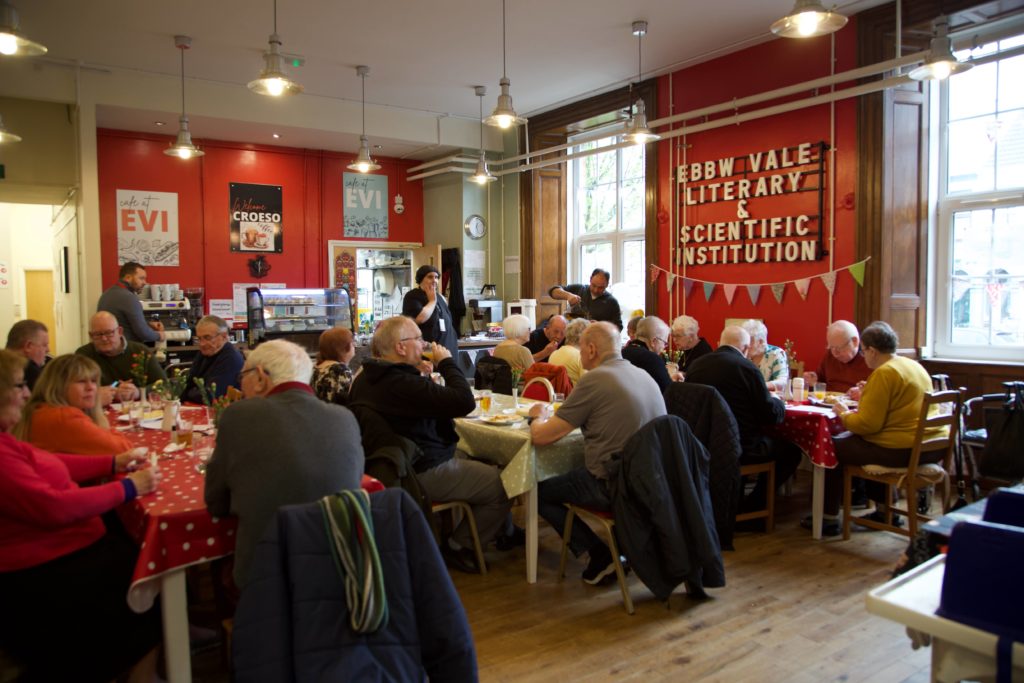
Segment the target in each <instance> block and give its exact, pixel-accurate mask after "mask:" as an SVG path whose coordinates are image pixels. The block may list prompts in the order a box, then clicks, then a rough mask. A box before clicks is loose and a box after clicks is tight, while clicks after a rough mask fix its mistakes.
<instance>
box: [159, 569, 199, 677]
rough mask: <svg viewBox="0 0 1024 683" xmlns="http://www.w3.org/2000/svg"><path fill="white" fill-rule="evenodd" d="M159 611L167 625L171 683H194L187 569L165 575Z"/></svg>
mask: <svg viewBox="0 0 1024 683" xmlns="http://www.w3.org/2000/svg"><path fill="white" fill-rule="evenodd" d="M160 609H161V611H162V617H163V624H164V658H165V659H166V661H167V681H168V683H192V657H191V653H190V652H189V642H188V598H187V597H186V596H185V568H184V567H182V568H180V569H175V570H173V571H170V572H167V573H166V574H164V576H163V578H162V579H161V580H160Z"/></svg>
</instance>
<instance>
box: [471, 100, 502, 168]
mask: <svg viewBox="0 0 1024 683" xmlns="http://www.w3.org/2000/svg"><path fill="white" fill-rule="evenodd" d="M473 90H474V92H476V96H477V99H478V100H479V101H480V160H479V161H477V162H476V173H474V174H473V175H471V176H469V179H470V180H472V181H473V182H474V183H477V184H479V185H486V184H487V183H493V182H494V181H495V180H497V179H498V178H497V177H496V176H494V175H491V172H490V171H489V170H488V169H487V155H486V154H485V153H484V95H486V94H487V88H486V87H484V86H482V85H477V86H474V87H473Z"/></svg>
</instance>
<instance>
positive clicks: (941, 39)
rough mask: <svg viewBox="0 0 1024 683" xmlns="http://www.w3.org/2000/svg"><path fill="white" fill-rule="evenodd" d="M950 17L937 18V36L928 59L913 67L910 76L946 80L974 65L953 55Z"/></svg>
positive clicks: (920, 78) (929, 51)
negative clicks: (959, 60)
mask: <svg viewBox="0 0 1024 683" xmlns="http://www.w3.org/2000/svg"><path fill="white" fill-rule="evenodd" d="M948 32H949V19H947V18H946V17H939V18H938V19H936V20H935V36H934V37H933V38H932V42H931V46H930V47H929V50H928V59H926V60H924V63H923V64H921V66H919V67H917V68H915V69H912V70H911V71H910V73H909V74H907V75H908V76H910V77H911V78H913V79H914V80H915V81H944V80H946V79H947V78H949V77H950V76H952V75H953V74H962V73H963V72H965V71H967V70H968V69H971V68H973V67H974V65H973V64H971V63H970V62H958V61H957V59H956V57H954V56H953V41H951V40H950V39H949V36H948V35H947V33H948Z"/></svg>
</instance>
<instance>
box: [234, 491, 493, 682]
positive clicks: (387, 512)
mask: <svg viewBox="0 0 1024 683" xmlns="http://www.w3.org/2000/svg"><path fill="white" fill-rule="evenodd" d="M370 505H371V508H372V515H373V525H374V536H375V538H376V542H377V550H378V553H379V554H380V561H381V567H382V569H383V572H384V582H385V588H386V591H387V600H388V610H389V615H388V621H387V624H386V625H385V626H384V627H383V628H381V629H380V630H379V631H377V632H376V633H373V634H368V635H357V634H354V633H353V632H352V631H351V629H350V628H349V622H348V618H349V615H348V608H347V606H346V603H345V594H344V586H343V583H342V580H341V577H340V576H339V575H338V570H337V569H336V568H335V565H334V562H333V560H332V558H331V554H330V550H329V549H328V546H327V534H326V532H325V529H324V518H323V513H322V512H321V509H320V506H319V505H317V504H315V503H314V504H309V505H295V506H288V507H284V508H281V510H280V511H279V512H278V515H277V520H276V523H275V524H273V525H272V526H271V527H270V528H269V529H268V530H267V533H266V535H265V536H264V537H263V540H262V541H261V542H260V544H259V546H258V547H257V549H256V555H255V558H254V560H253V562H252V565H251V567H250V570H249V571H250V574H249V576H250V578H249V582H248V584H247V585H246V588H245V590H244V591H243V592H242V597H241V601H240V602H239V604H238V611H237V612H236V614H235V628H234V638H233V648H232V650H233V657H234V667H235V680H236V681H239V682H244V681H267V682H268V683H286V682H287V681H298V682H302V681H359V682H360V683H374V682H378V681H379V682H383V681H402V682H403V683H404V682H406V681H426V680H427V678H428V677H429V679H430V681H431V683H437V682H438V681H453V682H461V681H476V680H477V666H476V649H475V647H474V645H473V637H472V634H471V633H470V630H469V623H468V622H467V621H466V613H465V611H464V610H463V608H462V603H461V602H459V597H458V595H457V594H456V592H455V587H454V586H453V585H452V581H451V578H450V577H449V576H448V572H447V570H446V569H445V566H444V562H443V561H442V560H441V554H440V553H439V552H438V550H437V546H436V544H435V543H434V539H433V537H432V536H431V534H430V529H429V528H428V526H427V522H426V520H425V519H424V518H423V514H422V513H421V512H420V510H419V508H418V507H416V504H415V503H414V502H413V500H412V498H410V497H409V495H408V494H407V493H406V492H405V491H403V490H401V489H387V490H384V491H380V492H378V493H374V494H373V495H371V496H370Z"/></svg>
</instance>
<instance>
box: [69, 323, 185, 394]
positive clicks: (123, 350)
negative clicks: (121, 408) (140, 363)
mask: <svg viewBox="0 0 1024 683" xmlns="http://www.w3.org/2000/svg"><path fill="white" fill-rule="evenodd" d="M89 339H90V340H92V341H91V342H90V343H89V344H86V345H85V346H80V347H79V348H78V349H77V350H76V351H75V353H78V354H81V355H83V356H88V357H89V358H92V359H93V360H94V361H96V364H97V365H99V366H100V384H102V385H103V386H101V387H100V402H101V404H102V405H109V404H110V402H111V401H113V400H114V395H115V394H116V395H117V396H119V397H120V398H121V400H124V401H134V400H136V399H138V398H139V394H140V392H139V389H140V387H138V386H136V384H135V378H134V375H133V373H132V364H133V363H134V362H135V361H134V359H135V358H136V357H137V356H139V355H140V354H144V355H145V375H146V382H145V386H149V385H151V384H153V383H154V382H156V381H157V380H161V379H167V375H166V374H164V370H163V368H161V367H160V364H159V363H158V362H157V361H156V357H155V356H154V355H153V353H152V351H150V350H149V349H147V348H146V347H145V346H144V345H142V344H140V343H139V342H133V341H128V340H127V339H125V338H124V332H123V329H122V328H121V326H120V325H118V324H117V318H115V317H114V316H113V314H111V313H108V312H107V311H100V312H98V313H95V314H93V316H92V317H91V318H89ZM115 387H116V389H115Z"/></svg>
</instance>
